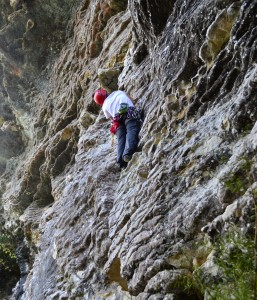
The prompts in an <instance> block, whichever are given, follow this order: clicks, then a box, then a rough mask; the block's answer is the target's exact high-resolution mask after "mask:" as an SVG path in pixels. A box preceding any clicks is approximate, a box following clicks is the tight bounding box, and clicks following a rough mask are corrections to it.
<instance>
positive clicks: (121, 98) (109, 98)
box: [94, 89, 141, 168]
mask: <svg viewBox="0 0 257 300" xmlns="http://www.w3.org/2000/svg"><path fill="white" fill-rule="evenodd" d="M94 101H95V102H96V103H97V104H98V105H100V106H102V109H103V113H104V115H105V117H106V118H107V119H108V118H111V120H112V127H111V128H110V131H111V133H112V134H116V136H117V140H118V144H117V163H118V164H119V166H120V167H121V168H125V167H126V166H127V163H128V162H129V161H130V160H131V158H132V155H133V154H134V153H135V152H136V150H137V145H138V142H139V137H138V134H139V131H140V126H141V116H140V110H139V109H137V108H136V107H135V106H134V104H133V102H132V101H131V99H130V97H129V96H128V95H127V94H126V93H125V92H123V91H121V90H118V91H114V92H112V93H111V94H108V93H107V91H106V90H104V89H99V90H97V91H96V92H95V93H94Z"/></svg>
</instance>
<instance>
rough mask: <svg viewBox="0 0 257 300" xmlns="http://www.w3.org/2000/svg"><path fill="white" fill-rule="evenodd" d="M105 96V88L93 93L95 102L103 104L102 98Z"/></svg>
mask: <svg viewBox="0 0 257 300" xmlns="http://www.w3.org/2000/svg"><path fill="white" fill-rule="evenodd" d="M106 98H107V91H106V90H97V91H96V92H95V94H94V100H95V102H96V103H97V104H99V105H101V106H103V104H104V100H105V99H106Z"/></svg>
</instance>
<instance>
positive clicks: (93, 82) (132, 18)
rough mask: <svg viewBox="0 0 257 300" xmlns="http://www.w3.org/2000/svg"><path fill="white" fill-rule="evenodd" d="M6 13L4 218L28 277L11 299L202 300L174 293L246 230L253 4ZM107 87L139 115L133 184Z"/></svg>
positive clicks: (37, 8)
mask: <svg viewBox="0 0 257 300" xmlns="http://www.w3.org/2000/svg"><path fill="white" fill-rule="evenodd" d="M0 7H1V9H2V14H1V17H0V24H1V31H0V41H2V42H1V44H0V54H1V64H0V74H1V80H2V82H1V86H0V93H1V94H0V97H1V105H0V122H1V126H2V127H1V131H0V135H1V136H3V138H2V142H1V143H3V146H1V147H0V156H1V172H2V174H3V175H2V177H1V212H2V214H1V218H2V223H3V224H4V226H3V229H5V230H7V231H9V232H12V234H13V235H14V236H15V238H16V244H17V249H18V251H17V258H18V262H19V265H20V268H21V279H20V281H19V282H18V283H17V285H16V288H15V289H14V290H13V293H12V296H10V297H9V299H23V300H29V299H30V300H43V299H167V300H168V299H183V300H184V299H198V296H197V295H193V294H192V295H187V294H186V290H185V289H184V288H183V285H182V286H181V288H178V284H177V282H178V281H179V280H180V277H181V275H183V274H191V272H192V271H193V269H194V267H195V266H202V267H205V264H206V261H207V260H208V259H210V252H211V251H210V249H209V248H208V247H203V246H199V245H201V243H202V242H203V240H205V239H206V238H208V239H209V240H210V241H213V240H214V237H218V236H219V235H220V234H222V233H223V232H224V230H226V228H227V227H228V226H229V224H231V223H236V224H237V225H238V226H241V227H242V228H251V213H250V212H251V208H252V206H253V199H252V194H253V191H254V190H255V188H256V184H255V182H256V154H255V153H256V147H257V141H256V125H255V123H256V119H257V114H256V91H255V90H256V86H257V85H256V82H257V76H256V72H257V69H256V50H255V49H256V45H255V43H256V26H257V21H256V14H257V1H248V0H242V1H231V0H226V1H224V0H223V1H218V0H216V1H213V0H200V1H189V0H188V1H179V0H177V1H162V2H161V3H160V1H159V2H158V1H150V0H144V1H138V0H129V1H116V0H104V1H99V0H91V1H89V0H81V1H73V2H72V1H64V2H63V1H62V2H59V1H51V2H50V1H25V0H24V1H3V2H2V4H0ZM99 86H103V87H105V88H107V89H108V90H109V91H111V90H114V89H117V88H119V89H124V90H125V91H127V92H128V93H129V94H130V95H131V96H132V97H133V98H134V99H135V103H137V105H139V106H140V107H141V108H142V109H143V112H144V116H145V117H144V123H143V125H142V129H141V132H140V138H141V139H140V145H139V149H138V152H137V153H135V154H134V156H133V159H132V161H131V162H130V163H129V165H128V167H127V168H126V169H125V170H122V171H120V170H119V169H118V167H117V166H116V164H115V148H114V147H112V145H111V137H110V134H109V126H110V124H109V121H107V120H105V118H104V116H103V114H102V112H100V111H99V108H98V107H97V106H96V105H95V104H94V103H93V102H92V93H93V91H94V90H95V89H96V88H98V87H99ZM1 120H2V121H1ZM235 182H236V183H237V184H235Z"/></svg>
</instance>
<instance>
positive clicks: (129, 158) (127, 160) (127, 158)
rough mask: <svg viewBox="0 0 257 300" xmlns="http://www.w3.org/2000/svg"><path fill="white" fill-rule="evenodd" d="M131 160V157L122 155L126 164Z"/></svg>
mask: <svg viewBox="0 0 257 300" xmlns="http://www.w3.org/2000/svg"><path fill="white" fill-rule="evenodd" d="M131 158H132V155H124V156H123V160H124V161H125V162H126V163H127V162H129V161H130V160H131Z"/></svg>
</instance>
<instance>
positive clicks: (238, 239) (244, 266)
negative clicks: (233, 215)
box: [182, 227, 257, 300]
mask: <svg viewBox="0 0 257 300" xmlns="http://www.w3.org/2000/svg"><path fill="white" fill-rule="evenodd" d="M255 257H256V242H255V240H254V238H253V237H250V236H245V235H244V234H243V232H241V231H240V229H237V228H235V227H233V228H232V229H230V230H229V231H228V232H227V233H226V234H225V235H224V236H223V237H222V238H221V240H220V241H218V242H217V243H216V244H215V246H214V255H213V262H214V264H215V266H216V267H217V272H215V275H214V274H210V273H208V270H207V269H206V270H205V269H204V268H201V267H200V268H198V269H196V270H195V271H194V272H193V275H192V276H191V277H189V276H187V277H184V278H183V280H182V282H183V284H184V287H185V289H186V291H187V293H188V294H192V293H193V292H194V293H195V294H197V295H198V298H199V299H203V295H205V297H206V296H208V298H207V299H209V300H251V299H253V300H256V299H257V298H256V289H257V286H256V273H257V270H256V258H255Z"/></svg>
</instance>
